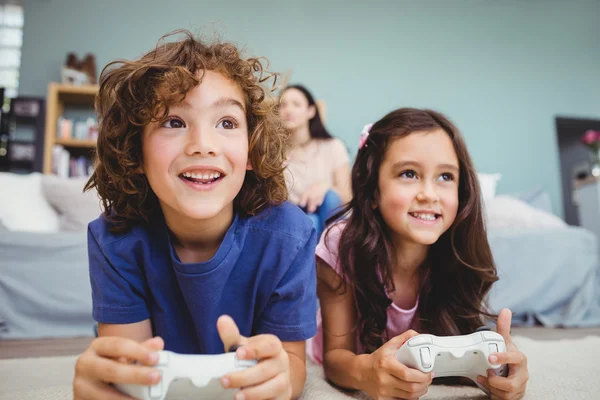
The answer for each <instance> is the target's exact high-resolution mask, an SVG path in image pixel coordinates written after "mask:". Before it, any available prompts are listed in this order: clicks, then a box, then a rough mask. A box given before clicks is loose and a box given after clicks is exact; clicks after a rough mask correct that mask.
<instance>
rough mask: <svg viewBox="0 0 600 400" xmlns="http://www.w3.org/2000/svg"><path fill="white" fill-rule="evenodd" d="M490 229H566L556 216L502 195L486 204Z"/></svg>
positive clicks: (564, 223)
mask: <svg viewBox="0 0 600 400" xmlns="http://www.w3.org/2000/svg"><path fill="white" fill-rule="evenodd" d="M486 217H487V226H488V228H519V229H521V228H547V229H555V228H565V227H567V226H568V225H567V223H566V222H564V221H563V220H562V219H560V218H558V217H557V216H556V215H554V214H550V213H548V212H546V211H542V210H540V209H538V208H535V207H532V206H530V205H529V204H527V203H525V202H524V201H522V200H519V199H517V198H516V197H512V196H508V195H500V196H496V197H495V198H493V199H491V200H490V201H489V202H488V203H487V204H486Z"/></svg>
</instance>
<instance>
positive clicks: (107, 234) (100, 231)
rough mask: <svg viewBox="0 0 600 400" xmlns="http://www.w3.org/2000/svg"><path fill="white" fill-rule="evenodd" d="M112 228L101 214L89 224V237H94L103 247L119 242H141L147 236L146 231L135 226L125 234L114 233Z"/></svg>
mask: <svg viewBox="0 0 600 400" xmlns="http://www.w3.org/2000/svg"><path fill="white" fill-rule="evenodd" d="M110 228H111V222H110V221H109V220H107V219H106V217H105V215H104V214H101V215H100V216H99V217H98V218H96V219H95V220H93V221H92V222H90V223H89V224H88V235H91V236H93V237H94V239H95V240H96V242H97V243H98V245H100V246H101V247H103V246H107V245H110V244H112V243H117V242H119V243H121V242H129V241H132V240H139V239H140V238H141V237H142V238H143V237H145V236H147V232H146V229H144V228H143V227H141V226H134V227H133V228H131V229H130V230H129V231H127V232H123V233H113V232H111V230H110Z"/></svg>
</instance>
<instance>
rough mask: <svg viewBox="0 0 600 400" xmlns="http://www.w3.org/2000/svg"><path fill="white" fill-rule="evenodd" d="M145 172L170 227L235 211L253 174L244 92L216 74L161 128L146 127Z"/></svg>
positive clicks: (177, 107) (176, 106)
mask: <svg viewBox="0 0 600 400" xmlns="http://www.w3.org/2000/svg"><path fill="white" fill-rule="evenodd" d="M142 151H143V158H144V161H143V169H144V173H145V174H146V176H147V178H148V181H149V183H150V186H151V187H152V190H154V192H155V193H156V196H157V197H158V199H159V201H160V205H161V208H162V210H163V213H164V214H165V218H166V220H167V221H179V222H187V223H189V222H190V221H194V220H207V219H210V218H213V217H216V216H218V215H220V214H221V213H222V212H223V211H226V212H227V213H229V212H232V210H233V200H234V199H235V197H236V196H237V194H238V193H239V191H240V190H241V188H242V184H243V183H244V178H245V174H246V169H247V168H248V125H247V121H246V106H245V102H244V95H243V92H242V90H241V88H240V87H239V86H238V85H237V84H236V83H235V82H234V81H232V80H230V79H228V78H226V77H224V76H223V75H221V74H219V73H217V72H214V71H205V73H204V75H203V77H202V82H201V83H200V85H198V86H197V87H195V88H194V89H192V90H190V91H189V93H188V94H187V96H186V97H185V100H184V101H183V102H182V103H181V104H174V105H173V106H171V107H170V108H169V115H168V116H167V118H166V119H165V120H163V121H160V122H155V123H151V124H149V125H147V126H145V127H144V132H143V136H142Z"/></svg>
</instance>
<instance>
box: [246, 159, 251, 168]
mask: <svg viewBox="0 0 600 400" xmlns="http://www.w3.org/2000/svg"><path fill="white" fill-rule="evenodd" d="M246 171H252V163H251V162H250V159H248V162H247V163H246Z"/></svg>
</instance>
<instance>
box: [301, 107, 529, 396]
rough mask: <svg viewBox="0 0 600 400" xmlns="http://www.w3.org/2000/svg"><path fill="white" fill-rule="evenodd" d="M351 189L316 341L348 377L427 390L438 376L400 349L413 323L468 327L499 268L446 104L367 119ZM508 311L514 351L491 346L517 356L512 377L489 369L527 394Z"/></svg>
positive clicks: (395, 390)
mask: <svg viewBox="0 0 600 400" xmlns="http://www.w3.org/2000/svg"><path fill="white" fill-rule="evenodd" d="M352 192H353V197H352V200H351V202H350V203H349V204H348V205H347V206H346V207H345V208H344V209H343V210H342V211H341V212H340V213H339V215H337V216H335V217H334V218H337V217H339V216H346V217H347V219H345V220H343V221H341V222H338V223H336V224H335V225H333V226H331V227H330V228H328V230H327V231H326V234H324V235H323V238H322V239H321V242H320V243H319V245H318V246H317V250H316V254H317V282H318V288H317V292H318V296H319V300H320V305H321V314H322V326H319V332H318V334H317V336H316V337H315V339H314V340H313V341H312V342H311V343H310V346H311V348H310V350H311V353H312V355H313V358H314V359H315V361H317V362H323V364H324V367H325V373H326V375H327V377H328V378H329V379H330V380H331V381H333V382H334V383H335V384H337V385H339V386H341V387H344V388H349V389H361V390H363V391H365V392H367V393H368V394H369V395H371V396H372V397H373V398H388V397H394V398H397V397H399V398H411V399H412V398H418V397H420V396H422V395H424V394H425V393H426V392H427V388H428V386H429V384H430V383H431V379H432V378H433V377H432V375H431V374H424V373H422V372H420V371H417V370H414V369H410V368H407V367H406V366H404V365H402V364H400V363H399V362H398V361H397V360H396V359H395V352H396V350H397V349H398V348H400V346H401V345H402V344H403V343H404V342H405V341H406V340H408V339H409V338H410V337H412V336H414V335H416V332H415V331H414V330H412V329H415V330H418V331H420V332H425V333H431V334H435V335H442V336H448V335H460V334H469V333H472V332H474V331H475V330H476V329H477V328H479V327H480V326H482V325H483V324H484V317H491V316H492V315H491V314H489V313H488V312H487V310H486V307H485V303H484V300H485V296H486V294H487V293H488V291H489V289H490V287H491V285H492V283H493V282H495V281H496V280H497V279H498V278H497V276H496V267H495V265H494V260H493V258H492V254H491V251H490V247H489V245H488V242H487V239H486V231H485V226H484V221H483V216H482V208H481V199H480V194H479V193H480V190H479V184H478V181H477V178H476V173H475V170H474V168H473V163H472V162H471V158H470V156H469V154H468V152H467V148H466V146H465V143H464V141H463V138H462V136H461V135H460V133H459V131H458V130H457V129H456V127H455V126H454V125H453V124H452V123H451V122H450V121H448V120H447V119H446V118H445V117H444V116H443V115H441V114H439V113H437V112H434V111H430V110H417V109H411V108H403V109H399V110H396V111H393V112H391V113H389V114H388V115H386V116H385V117H384V118H382V119H381V120H380V121H378V122H376V123H375V124H374V125H373V126H372V127H369V126H367V127H365V130H364V131H363V135H362V137H361V143H360V148H359V151H358V155H357V158H356V162H355V164H354V167H353V169H352ZM332 219H333V218H332ZM510 320H511V315H510V312H509V311H508V310H503V311H502V312H501V313H500V315H499V317H498V323H497V329H498V332H499V333H501V334H502V335H503V336H504V338H505V340H506V343H507V347H508V350H509V351H508V352H507V353H504V354H494V355H492V356H490V361H491V362H493V363H499V364H509V369H510V374H509V376H508V377H506V378H505V377H489V378H488V377H480V382H481V383H482V384H483V385H484V386H485V387H487V388H488V389H489V390H490V391H491V393H492V394H493V395H494V396H497V397H499V398H503V399H508V398H511V399H513V398H521V397H522V396H523V394H524V392H525V386H526V381H527V379H528V373H527V362H526V359H525V356H524V355H523V354H522V353H520V352H518V351H517V349H516V348H515V346H514V344H512V340H511V337H510V333H509V332H510ZM354 327H357V329H356V330H355V328H354Z"/></svg>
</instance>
